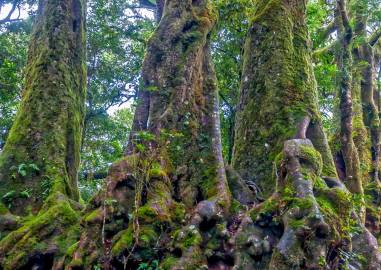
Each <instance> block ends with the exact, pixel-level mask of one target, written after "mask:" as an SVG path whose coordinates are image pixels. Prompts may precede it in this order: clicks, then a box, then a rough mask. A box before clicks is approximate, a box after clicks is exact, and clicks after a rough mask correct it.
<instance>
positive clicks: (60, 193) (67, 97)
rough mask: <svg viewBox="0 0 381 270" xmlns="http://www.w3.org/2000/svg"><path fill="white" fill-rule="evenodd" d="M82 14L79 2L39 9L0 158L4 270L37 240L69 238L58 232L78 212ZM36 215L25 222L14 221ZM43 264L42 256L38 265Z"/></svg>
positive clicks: (23, 259)
mask: <svg viewBox="0 0 381 270" xmlns="http://www.w3.org/2000/svg"><path fill="white" fill-rule="evenodd" d="M84 10H85V6H84V2H82V1H81V0H62V1H58V2H57V1H52V0H44V1H40V3H39V9H38V15H37V20H36V23H35V26H34V32H33V35H32V38H31V42H30V47H29V52H28V64H27V68H26V82H25V89H24V92H23V95H22V103H21V105H20V109H19V111H18V113H17V116H16V119H15V122H14V124H13V126H12V129H11V131H10V134H9V136H8V139H7V141H6V144H5V146H4V149H3V151H2V153H1V157H0V182H1V185H0V197H2V202H3V203H4V204H5V205H6V207H5V206H3V205H1V215H2V219H1V221H2V222H1V230H2V232H4V231H7V230H11V231H12V232H11V233H10V234H9V235H8V237H7V238H5V239H2V240H3V241H2V242H1V245H0V246H1V247H0V250H1V251H0V254H1V256H0V257H1V259H2V263H3V267H4V268H5V269H14V268H17V267H18V266H19V265H20V264H23V263H27V262H28V260H29V259H30V260H31V261H33V256H35V255H36V254H34V253H33V252H32V251H33V250H34V249H35V248H33V246H34V245H35V244H36V240H37V239H44V240H46V241H47V242H49V241H53V240H51V239H57V238H62V239H65V238H66V237H67V238H70V236H65V237H64V236H63V235H62V232H63V230H64V229H67V228H69V227H70V226H72V224H75V222H76V221H77V219H78V217H79V216H78V214H77V213H76V212H75V210H78V209H79V207H80V206H79V203H78V201H79V193H78V187H77V173H78V166H79V161H80V160H79V155H80V145H81V138H82V134H81V133H82V128H83V119H84V103H85V96H86V92H85V87H86V66H85V51H86V44H85V30H84V29H85V28H84V23H85V19H84V18H85V17H84ZM8 209H9V211H10V212H9V211H8ZM74 209H75V210H74ZM37 212H38V215H36V217H35V218H34V219H32V220H29V222H25V220H21V219H19V218H17V217H16V216H15V215H27V214H31V213H34V214H36V213H37ZM21 221H23V222H22V223H21ZM20 226H21V227H20ZM19 227H20V228H19ZM22 238H23V239H24V241H19V240H20V239H22ZM47 239H49V240H47ZM41 241H42V240H41ZM57 241H58V240H57ZM37 242H38V240H37ZM52 247H53V246H50V247H47V246H44V249H45V250H46V249H49V248H52ZM55 247H56V246H54V248H55ZM40 248H43V247H42V246H40ZM48 253H49V252H48ZM15 254H16V255H18V256H17V257H15ZM19 255H24V256H19ZM46 260H49V255H47V257H42V258H41V260H40V262H39V263H42V264H46ZM26 267H27V268H28V266H26ZM30 267H31V268H32V267H33V263H32V265H31V266H30Z"/></svg>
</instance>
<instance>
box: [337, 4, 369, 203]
mask: <svg viewBox="0 0 381 270" xmlns="http://www.w3.org/2000/svg"><path fill="white" fill-rule="evenodd" d="M337 13H338V14H337V15H336V20H337V29H338V35H339V40H340V44H341V47H340V50H339V51H338V52H337V56H336V61H337V65H338V69H339V71H340V76H339V83H338V84H339V85H338V87H339V89H338V90H339V97H340V120H341V123H340V127H341V129H340V139H341V151H342V156H343V159H344V164H345V183H346V186H347V187H348V189H349V191H351V192H352V193H355V194H359V195H360V196H363V195H364V191H363V187H362V178H361V174H360V159H359V155H358V152H357V148H356V146H355V143H354V141H353V102H352V65H353V60H352V53H351V48H350V45H351V43H352V38H353V33H352V28H351V26H350V25H349V18H348V15H347V10H346V3H345V1H344V0H339V1H338V4H337Z"/></svg>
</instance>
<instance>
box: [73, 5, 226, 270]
mask: <svg viewBox="0 0 381 270" xmlns="http://www.w3.org/2000/svg"><path fill="white" fill-rule="evenodd" d="M215 20H216V15H215V14H214V11H213V9H212V8H211V5H210V3H209V1H206V0H201V1H191V0H187V1H183V0H172V1H166V2H165V6H164V14H163V17H162V18H161V20H160V24H159V26H158V28H157V29H156V31H155V33H154V34H153V36H152V37H151V39H150V41H149V45H148V48H147V54H146V58H145V61H144V65H143V72H142V78H143V89H146V90H149V106H148V107H149V115H148V118H147V121H148V122H147V128H146V131H144V132H139V133H137V134H136V139H137V140H135V142H134V144H135V145H134V147H133V150H132V151H131V152H129V155H128V156H126V157H125V159H124V160H122V161H121V162H119V163H118V164H115V165H114V166H113V167H112V169H111V170H110V174H109V177H108V178H107V182H108V185H107V191H106V193H105V194H100V195H99V196H97V198H95V199H94V201H93V202H92V204H91V206H89V209H88V210H87V213H88V215H87V217H86V218H85V220H86V221H85V222H86V227H85V229H84V233H83V234H82V236H81V240H80V242H79V245H78V247H77V249H76V251H75V252H74V253H73V259H72V261H71V263H70V264H69V267H71V268H70V269H77V267H84V268H85V269H90V267H91V266H92V265H95V264H97V263H99V264H101V265H102V268H103V269H112V268H113V267H119V266H120V267H122V266H123V267H125V268H126V269H136V268H137V266H138V265H139V263H140V262H142V261H152V260H154V259H157V260H159V261H161V262H162V265H163V268H164V269H171V268H172V267H174V268H172V269H180V268H182V267H186V268H188V267H189V265H192V264H193V265H194V266H197V267H198V266H201V265H208V263H209V264H214V263H215V262H214V261H213V260H212V261H211V260H210V258H214V257H216V256H217V255H216V254H218V251H219V250H220V248H221V247H220V244H219V243H220V242H221V241H222V240H221V239H220V230H216V227H217V225H216V224H219V223H221V222H222V224H221V225H220V227H223V226H224V224H223V222H224V219H223V217H224V216H225V215H226V214H227V213H228V211H229V208H230V191H229V187H228V183H227V179H226V174H225V168H224V161H223V158H222V150H221V137H220V121H219V112H218V109H219V106H218V94H217V83H216V77H215V72H214V69H213V66H212V64H211V57H210V48H209V36H210V32H211V30H212V27H213V26H214V23H215ZM138 113H139V112H138V111H137V112H136V114H138ZM137 117H139V115H136V118H137ZM129 216H130V218H128V217H129ZM207 232H208V233H207ZM94 236H96V237H94ZM213 241H214V242H215V245H216V246H214V247H210V249H209V253H205V254H204V253H203V249H204V244H202V243H205V242H213ZM217 258H220V257H217ZM220 259H221V260H224V258H220ZM217 261H219V259H218V260H217Z"/></svg>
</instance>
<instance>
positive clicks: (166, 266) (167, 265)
mask: <svg viewBox="0 0 381 270" xmlns="http://www.w3.org/2000/svg"><path fill="white" fill-rule="evenodd" d="M177 261H178V258H175V257H172V256H169V257H166V258H165V259H164V260H163V262H162V263H161V264H160V269H163V270H170V269H173V266H175V264H176V263H177Z"/></svg>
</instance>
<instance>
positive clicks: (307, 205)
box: [291, 197, 314, 210]
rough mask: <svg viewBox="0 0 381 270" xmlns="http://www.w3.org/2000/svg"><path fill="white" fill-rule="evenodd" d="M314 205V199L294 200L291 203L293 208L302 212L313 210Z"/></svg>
mask: <svg viewBox="0 0 381 270" xmlns="http://www.w3.org/2000/svg"><path fill="white" fill-rule="evenodd" d="M313 204H314V198H313V197H306V198H293V200H292V202H291V207H298V208H299V209H301V210H308V209H311V207H312V206H313Z"/></svg>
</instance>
